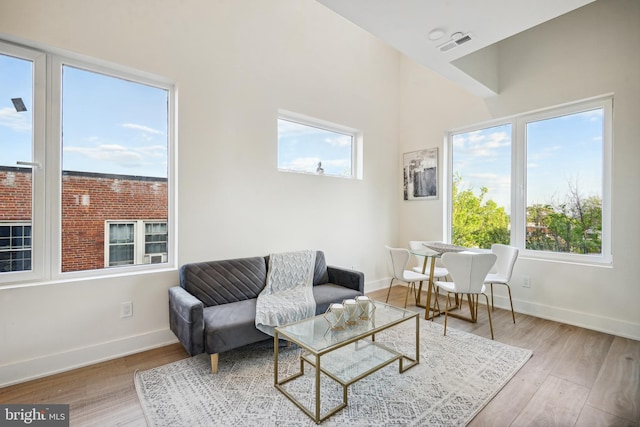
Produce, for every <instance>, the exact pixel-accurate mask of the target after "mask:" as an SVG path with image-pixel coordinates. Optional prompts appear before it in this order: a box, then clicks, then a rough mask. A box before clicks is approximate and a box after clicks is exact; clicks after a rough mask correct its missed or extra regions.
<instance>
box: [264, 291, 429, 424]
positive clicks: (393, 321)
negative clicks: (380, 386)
mask: <svg viewBox="0 0 640 427" xmlns="http://www.w3.org/2000/svg"><path fill="white" fill-rule="evenodd" d="M375 305H376V310H375V312H374V316H372V318H371V319H367V320H359V321H358V322H357V323H356V324H354V325H347V326H346V328H345V329H344V330H339V331H337V330H332V329H331V328H330V326H329V323H328V322H327V321H326V319H324V317H323V316H322V315H320V316H316V317H312V318H309V319H305V320H302V321H300V322H296V323H292V324H290V325H284V326H281V327H278V328H276V329H275V334H274V385H275V387H276V388H277V389H278V390H280V392H282V393H283V394H284V395H285V396H287V398H289V400H291V401H292V402H293V403H294V404H295V405H296V406H298V408H300V409H301V410H302V411H303V412H304V413H306V414H307V415H308V416H309V417H310V418H311V419H313V420H314V421H315V422H316V423H320V422H321V421H324V420H325V419H327V418H329V417H330V416H331V415H333V414H335V413H336V412H338V411H340V410H341V409H343V408H344V407H346V406H347V404H348V393H347V390H348V387H349V386H350V385H351V384H353V383H355V382H357V381H359V380H361V379H362V378H365V377H367V376H368V375H370V374H372V373H374V372H376V371H377V370H379V369H381V368H382V367H384V366H387V365H389V364H391V363H393V362H395V361H396V360H397V361H398V365H399V372H400V373H402V372H405V371H406V370H407V369H410V368H412V367H413V366H415V365H417V364H418V363H419V360H420V353H419V330H420V329H419V318H418V313H416V312H411V311H408V310H403V309H401V308H397V307H394V306H391V305H388V304H384V303H381V302H377V301H376V302H375ZM411 319H414V320H415V337H416V341H415V357H413V356H409V355H406V354H403V353H401V352H399V351H396V350H394V349H391V348H389V347H388V346H386V345H384V344H381V343H379V342H376V341H375V334H376V333H379V332H381V331H384V330H385V329H389V328H391V327H393V326H396V325H399V324H401V323H403V322H406V321H409V320H411ZM279 339H284V340H288V341H291V342H293V343H295V344H297V345H299V346H300V347H302V348H303V350H304V351H303V353H302V355H301V356H300V370H299V371H298V372H296V373H294V374H292V375H290V376H288V377H286V378H283V379H279V378H278V362H279V358H278V340H279ZM305 363H308V364H309V365H311V366H312V367H313V368H314V371H313V373H314V374H315V379H314V386H315V390H314V394H315V405H313V406H315V407H313V408H308V407H306V406H305V405H304V404H303V403H302V402H300V401H299V400H298V399H297V398H296V397H295V396H294V394H293V393H291V392H289V391H288V390H287V388H286V386H285V384H286V383H288V382H290V381H293V380H295V379H296V378H299V377H301V376H303V375H304V369H305ZM321 373H322V374H324V375H326V376H327V377H329V378H331V379H332V380H333V381H335V382H337V383H338V384H340V385H341V386H342V402H341V403H339V404H338V405H337V406H335V407H333V408H329V409H328V410H327V408H325V411H326V412H325V413H324V414H321V390H320V386H321V381H320V374H321Z"/></svg>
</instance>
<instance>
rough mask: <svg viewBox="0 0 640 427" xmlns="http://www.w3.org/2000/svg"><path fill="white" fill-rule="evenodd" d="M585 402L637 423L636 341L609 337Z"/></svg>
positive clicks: (639, 372)
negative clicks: (607, 350)
mask: <svg viewBox="0 0 640 427" xmlns="http://www.w3.org/2000/svg"><path fill="white" fill-rule="evenodd" d="M587 404H588V405H590V406H592V407H594V408H597V409H600V410H602V411H604V412H607V413H609V414H613V415H615V416H618V417H620V418H623V419H626V420H630V421H634V422H637V423H638V425H640V341H635V340H630V339H627V338H621V337H615V338H614V339H613V342H612V343H611V347H610V349H609V353H608V354H607V357H606V359H605V360H604V362H603V364H602V369H601V370H600V374H599V375H598V378H597V379H596V381H595V384H594V385H593V387H592V388H591V393H590V394H589V399H588V401H587Z"/></svg>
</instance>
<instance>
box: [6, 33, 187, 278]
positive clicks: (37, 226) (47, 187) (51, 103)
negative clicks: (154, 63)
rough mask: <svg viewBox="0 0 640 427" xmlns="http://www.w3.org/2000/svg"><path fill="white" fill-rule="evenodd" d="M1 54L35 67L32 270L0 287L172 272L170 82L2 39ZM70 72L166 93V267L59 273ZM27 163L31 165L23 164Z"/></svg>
mask: <svg viewBox="0 0 640 427" xmlns="http://www.w3.org/2000/svg"><path fill="white" fill-rule="evenodd" d="M0 54H3V55H8V56H14V57H17V58H21V59H26V60H30V61H32V62H33V86H34V91H33V92H34V94H33V97H34V100H33V105H34V107H33V110H34V111H33V123H32V140H33V142H32V145H33V159H31V163H32V166H31V167H32V174H33V181H32V186H33V191H32V206H33V208H32V209H33V211H32V224H31V226H32V270H31V271H27V272H9V273H3V274H0V287H4V286H10V285H20V286H22V285H24V284H27V285H28V284H30V283H42V282H49V281H57V280H64V279H73V278H91V277H104V276H110V275H114V274H119V275H121V274H137V273H140V272H144V271H153V270H164V269H167V268H170V269H175V268H176V263H177V232H176V212H177V207H176V200H177V196H176V191H177V186H176V179H175V177H176V176H177V161H176V153H177V138H176V120H177V118H176V105H177V100H176V98H177V89H176V86H175V82H174V81H173V80H171V79H168V78H165V77H161V76H157V75H154V74H151V73H147V72H143V71H139V70H134V69H131V68H129V67H125V66H122V65H118V64H113V63H110V62H107V61H103V60H99V59H95V58H90V57H86V56H84V55H79V54H75V53H71V52H67V51H64V50H62V49H57V48H51V47H45V46H41V45H37V46H32V45H30V43H28V42H24V41H22V40H18V39H10V40H7V39H4V38H3V39H0ZM63 66H71V67H75V68H80V69H83V70H86V71H90V72H95V73H99V74H103V75H106V76H109V77H115V78H120V79H124V80H128V81H131V82H134V83H139V84H144V85H148V86H152V87H156V88H159V89H163V90H166V91H167V104H168V105H167V221H166V222H167V233H168V244H167V252H168V254H167V262H166V263H162V264H153V265H151V264H136V265H126V266H121V267H109V268H102V269H93V270H82V271H69V272H62V271H61V268H62V264H61V263H62V232H63V230H62V172H63V171H62V162H61V160H62V157H61V151H62V69H63ZM25 160H29V159H25Z"/></svg>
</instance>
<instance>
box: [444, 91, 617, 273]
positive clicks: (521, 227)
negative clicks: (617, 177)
mask: <svg viewBox="0 0 640 427" xmlns="http://www.w3.org/2000/svg"><path fill="white" fill-rule="evenodd" d="M595 109H602V110H603V135H602V136H603V140H602V159H601V161H602V250H601V253H600V254H573V253H564V252H551V251H539V250H533V249H527V248H526V224H527V206H526V203H527V193H526V191H527V188H526V186H527V181H526V179H527V157H526V156H527V146H526V126H527V124H528V123H531V122H536V121H540V120H546V119H553V118H556V117H562V116H566V115H571V114H579V113H582V112H586V111H591V110H595ZM507 123H511V124H512V128H511V130H512V137H511V218H510V222H511V237H510V240H511V243H510V244H511V245H513V246H516V247H517V248H518V249H519V250H520V254H521V256H523V257H527V258H532V259H541V260H550V261H558V262H569V263H578V264H588V265H610V264H611V263H612V262H613V258H612V246H611V245H612V244H611V239H612V236H611V231H612V229H611V207H612V200H611V194H612V187H611V181H612V167H611V164H612V150H613V139H612V137H613V134H612V128H613V94H607V95H602V96H598V97H594V98H589V99H585V100H581V101H576V102H572V103H567V104H563V105H559V106H554V107H549V108H544V109H539V110H535V111H531V112H527V113H522V114H518V115H514V116H510V117H506V118H500V119H496V120H491V121H487V122H483V123H479V124H476V125H471V126H465V127H462V128H457V129H452V130H450V131H448V132H446V133H445V137H444V139H445V147H446V149H445V165H446V168H445V169H446V170H445V171H444V173H445V174H446V177H447V178H446V183H447V191H446V192H445V198H446V199H445V200H444V210H445V215H444V218H445V224H444V232H443V235H444V239H445V241H447V242H451V240H452V234H451V233H452V213H453V212H452V208H453V207H452V200H451V191H452V185H453V174H454V172H455V171H454V170H453V146H452V138H453V136H454V135H458V134H460V133H466V132H472V131H474V130H479V129H485V128H488V127H493V126H499V125H503V124H507Z"/></svg>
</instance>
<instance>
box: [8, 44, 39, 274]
mask: <svg viewBox="0 0 640 427" xmlns="http://www.w3.org/2000/svg"><path fill="white" fill-rule="evenodd" d="M0 70H1V71H0V194H1V195H2V209H0V221H3V222H5V221H7V222H8V221H11V222H12V223H13V222H16V221H19V222H21V223H22V224H21V225H11V224H10V223H5V224H3V225H1V226H0V251H2V252H0V273H2V272H8V271H27V270H31V239H30V238H28V239H25V238H24V237H23V236H26V234H24V233H25V230H26V228H28V229H29V230H30V229H31V226H30V224H31V221H32V219H33V213H32V192H33V181H32V170H31V167H24V166H20V165H18V164H17V163H16V162H19V161H22V162H33V160H34V159H33V149H32V146H33V144H32V141H33V125H32V123H33V63H32V62H31V61H28V60H24V59H19V58H15V57H12V56H7V55H0ZM25 224H26V225H25ZM29 236H30V232H29ZM25 246H26V247H28V248H29V249H26V250H21V249H22V248H23V247H25ZM19 249H20V250H19Z"/></svg>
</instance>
